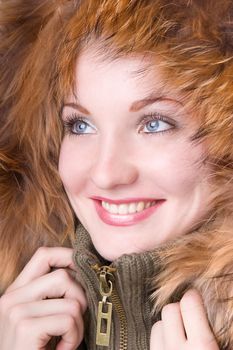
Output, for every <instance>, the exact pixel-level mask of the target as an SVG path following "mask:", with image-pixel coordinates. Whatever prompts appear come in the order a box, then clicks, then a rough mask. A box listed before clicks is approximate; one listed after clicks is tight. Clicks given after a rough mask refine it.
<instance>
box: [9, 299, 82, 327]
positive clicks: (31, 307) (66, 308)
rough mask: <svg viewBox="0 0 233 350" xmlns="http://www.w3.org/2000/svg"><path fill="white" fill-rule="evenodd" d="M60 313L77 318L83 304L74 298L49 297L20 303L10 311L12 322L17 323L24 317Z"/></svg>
mask: <svg viewBox="0 0 233 350" xmlns="http://www.w3.org/2000/svg"><path fill="white" fill-rule="evenodd" d="M59 314H66V315H70V316H72V317H73V318H75V319H76V318H77V317H78V315H79V314H80V315H81V314H82V309H81V305H80V304H79V302H77V300H73V299H47V300H40V301H35V302H31V303H27V304H18V305H15V306H14V307H12V309H11V310H10V312H9V313H8V318H9V319H10V320H11V324H14V325H17V324H19V323H20V322H21V321H22V320H24V319H30V318H34V317H45V316H53V315H59Z"/></svg>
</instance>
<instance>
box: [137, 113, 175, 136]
mask: <svg viewBox="0 0 233 350" xmlns="http://www.w3.org/2000/svg"><path fill="white" fill-rule="evenodd" d="M140 124H141V127H140V130H139V131H140V132H143V133H146V134H155V133H160V132H165V131H169V130H170V129H173V128H174V125H173V124H172V123H171V122H169V121H168V120H166V119H165V117H162V116H161V115H159V114H158V115H157V114H153V115H146V116H145V117H144V118H143V119H142V121H141V123H140Z"/></svg>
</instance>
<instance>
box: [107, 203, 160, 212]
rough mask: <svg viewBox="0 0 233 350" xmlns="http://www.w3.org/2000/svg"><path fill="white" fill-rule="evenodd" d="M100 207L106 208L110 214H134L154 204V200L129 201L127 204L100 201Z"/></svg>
mask: <svg viewBox="0 0 233 350" xmlns="http://www.w3.org/2000/svg"><path fill="white" fill-rule="evenodd" d="M101 203H102V207H104V209H106V210H107V211H108V212H109V213H111V214H119V215H126V214H135V213H140V212H141V211H143V210H144V209H147V208H149V207H151V206H153V205H155V203H156V201H152V202H143V201H141V202H137V203H129V204H126V203H124V204H119V205H117V204H110V203H108V202H104V201H102V202H101Z"/></svg>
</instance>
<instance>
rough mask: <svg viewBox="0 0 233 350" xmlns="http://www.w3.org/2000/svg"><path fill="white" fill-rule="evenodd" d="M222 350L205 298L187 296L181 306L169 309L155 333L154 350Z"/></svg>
mask: <svg viewBox="0 0 233 350" xmlns="http://www.w3.org/2000/svg"><path fill="white" fill-rule="evenodd" d="M158 349H159V350H219V347H218V345H217V343H216V340H215V337H214V335H213V333H212V331H211V329H210V326H209V323H208V319H207V316H206V312H205V309H204V305H203V301H202V298H201V296H200V295H199V293H198V292H197V291H196V290H193V289H192V290H189V291H188V292H186V293H185V294H184V296H183V298H182V299H181V301H180V302H179V303H173V304H168V305H166V306H165V307H164V308H163V310H162V320H161V321H158V322H156V323H155V324H154V326H153V327H152V331H151V341H150V350H158Z"/></svg>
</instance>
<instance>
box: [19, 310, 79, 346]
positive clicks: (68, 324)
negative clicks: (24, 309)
mask: <svg viewBox="0 0 233 350" xmlns="http://www.w3.org/2000/svg"><path fill="white" fill-rule="evenodd" d="M77 324H79V326H78V327H77ZM83 330H84V328H83V321H82V318H81V317H80V318H79V319H78V320H75V319H74V318H72V317H70V316H68V315H65V314H60V315H55V316H47V317H39V318H31V319H27V320H23V321H22V322H21V323H20V324H19V326H18V328H17V330H16V337H17V339H18V343H19V344H22V341H23V339H24V341H25V339H26V340H27V346H28V348H29V346H30V349H34V348H36V349H41V348H44V347H45V346H46V345H47V343H48V342H49V340H50V339H51V338H52V336H61V337H62V340H61V341H62V343H64V344H65V345H66V346H65V347H63V349H67V350H74V349H76V348H77V347H78V346H79V344H80V343H81V341H82V339H83ZM58 348H59V347H58Z"/></svg>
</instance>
